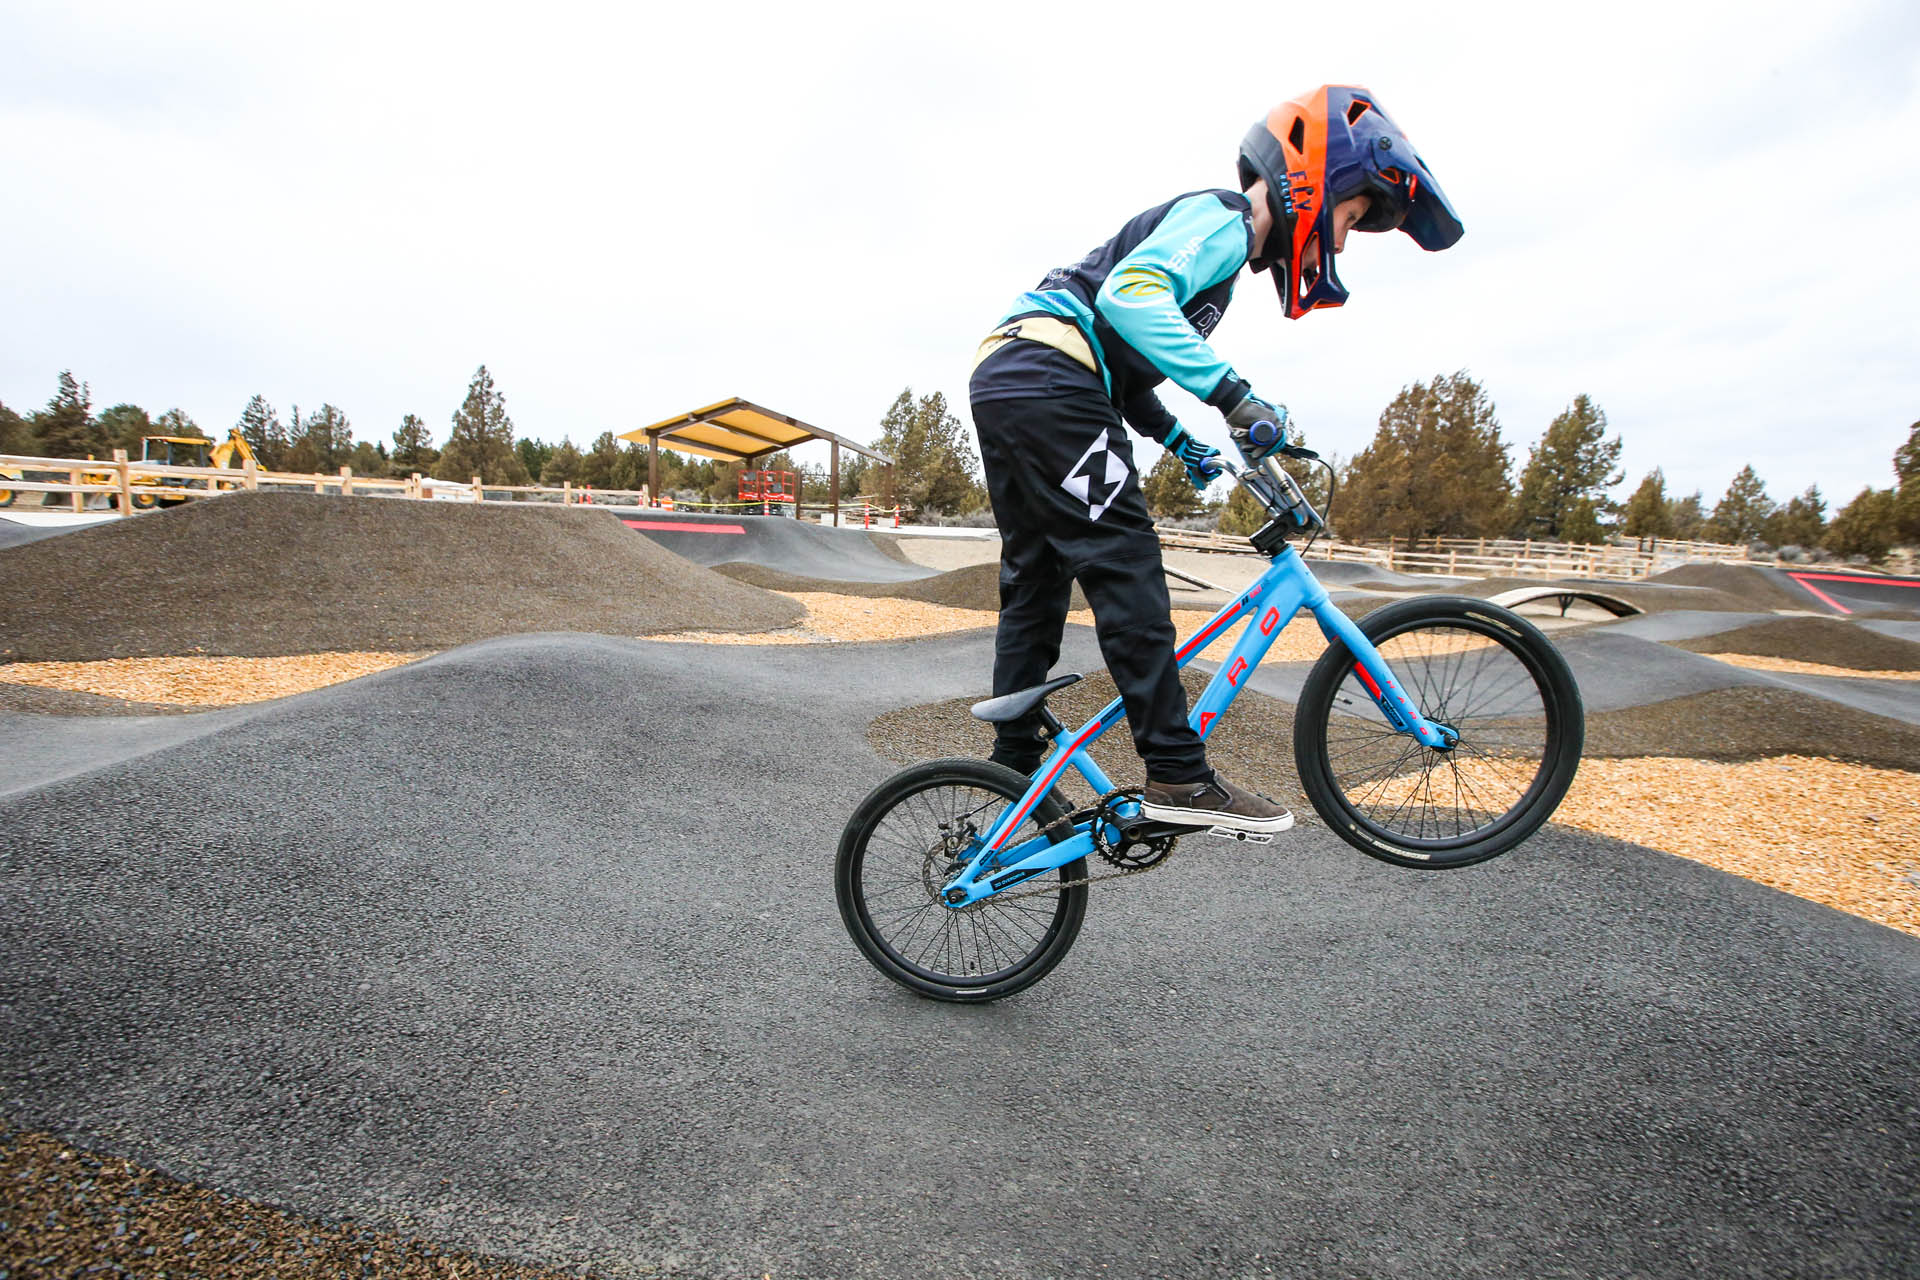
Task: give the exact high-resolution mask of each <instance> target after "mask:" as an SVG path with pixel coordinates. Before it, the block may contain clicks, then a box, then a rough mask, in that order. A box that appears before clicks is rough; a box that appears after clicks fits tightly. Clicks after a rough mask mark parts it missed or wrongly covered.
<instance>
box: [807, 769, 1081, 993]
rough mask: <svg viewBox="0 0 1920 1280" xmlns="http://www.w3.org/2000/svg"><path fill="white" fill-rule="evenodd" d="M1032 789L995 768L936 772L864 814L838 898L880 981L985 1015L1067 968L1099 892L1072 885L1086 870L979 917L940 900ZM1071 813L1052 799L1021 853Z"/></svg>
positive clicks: (1037, 811) (896, 788) (888, 786)
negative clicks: (977, 847)
mask: <svg viewBox="0 0 1920 1280" xmlns="http://www.w3.org/2000/svg"><path fill="white" fill-rule="evenodd" d="M1027 783H1028V779H1026V778H1025V777H1023V776H1021V775H1020V774H1018V773H1016V772H1014V771H1013V770H1012V769H1008V768H1006V767H1005V766H1002V765H997V764H994V763H992V762H990V761H986V760H931V761H928V762H927V763H925V764H919V765H915V766H913V767H912V768H911V769H907V770H905V771H903V772H901V773H898V774H895V775H894V776H893V777H891V778H889V779H887V780H886V781H885V782H883V783H881V784H880V785H879V786H878V787H877V788H875V789H874V791H873V793H872V794H871V795H869V796H868V797H867V798H866V799H865V800H863V801H861V802H860V805H859V807H858V808H856V809H855V810H854V812H853V817H852V818H850V819H849V820H848V821H847V826H846V830H845V831H844V832H843V833H842V835H841V837H840V851H839V855H838V856H837V858H836V859H835V864H834V890H835V894H836V896H837V897H838V898H839V900H840V917H841V919H842V920H844V921H845V922H846V926H847V932H848V933H849V934H850V935H852V937H853V941H854V943H855V945H856V946H858V947H859V948H860V951H861V954H863V955H865V956H866V957H867V959H868V960H870V961H872V962H873V965H874V967H875V968H877V969H879V970H880V972H882V973H884V974H886V975H887V976H888V977H889V978H892V979H893V980H894V981H895V982H898V983H899V984H900V985H901V986H904V987H906V988H907V989H908V990H910V991H914V992H916V993H918V994H920V995H923V996H930V997H932V998H933V999H936V1000H950V1001H955V1002H960V1003H978V1002H982V1001H987V1000H998V999H999V998H1000V997H1002V996H1008V995H1012V994H1013V993H1014V992H1016V991H1022V990H1024V989H1026V988H1027V987H1030V986H1032V985H1033V984H1034V983H1036V982H1038V981H1039V980H1040V979H1041V978H1043V977H1045V976H1046V975H1047V973H1048V972H1049V971H1051V970H1052V968H1053V967H1054V966H1055V965H1057V964H1059V963H1060V961H1061V960H1062V959H1064V958H1065V957H1066V954H1067V951H1068V949H1069V948H1070V947H1072V946H1073V941H1074V939H1075V938H1077V937H1078V936H1079V934H1080V925H1081V922H1082V921H1083V920H1084V919H1085V918H1086V914H1087V886H1086V885H1084V884H1082V885H1073V886H1072V887H1067V883H1066V882H1068V881H1072V880H1083V879H1085V878H1086V874H1087V862H1086V859H1085V858H1080V859H1077V860H1075V861H1073V862H1070V863H1068V864H1066V865H1065V866H1063V867H1060V868H1059V869H1058V870H1055V871H1049V872H1047V873H1046V874H1045V875H1042V876H1037V877H1035V878H1034V879H1032V880H1027V881H1024V882H1022V883H1021V884H1020V885H1019V886H1018V888H1016V889H1013V890H1010V891H1009V892H1008V893H1006V894H1002V895H996V896H994V897H990V898H985V899H982V900H981V901H979V902H977V903H975V904H973V905H972V906H970V907H966V908H962V909H959V910H955V909H953V908H950V907H948V906H946V905H945V904H944V903H943V902H942V901H941V900H940V888H941V886H942V885H944V884H945V883H946V882H947V880H948V879H950V878H951V877H952V875H953V874H954V872H955V871H956V870H958V862H959V861H960V860H963V859H964V858H965V857H966V856H967V855H968V854H969V853H970V852H971V849H972V847H973V845H974V844H975V843H976V842H977V838H978V837H979V836H982V835H985V834H986V831H987V829H988V827H990V826H991V825H992V823H993V820H994V819H995V818H996V817H998V816H999V814H1000V811H1001V810H1002V809H1004V808H1005V807H1006V805H1007V804H1008V803H1009V802H1010V801H1014V800H1018V799H1019V798H1020V797H1021V796H1022V795H1024V794H1025V793H1026V790H1027ZM1066 813H1067V807H1066V805H1065V804H1064V803H1063V802H1062V801H1061V800H1060V798H1059V797H1058V796H1057V795H1047V796H1045V797H1043V798H1042V799H1041V801H1040V803H1039V804H1037V805H1035V806H1034V811H1033V814H1032V815H1031V817H1030V818H1029V819H1028V825H1027V826H1026V827H1024V828H1023V829H1022V830H1021V831H1020V832H1019V833H1018V834H1017V835H1016V836H1015V842H1018V841H1019V840H1025V839H1030V838H1031V837H1032V836H1033V835H1035V834H1037V832H1038V829H1039V828H1040V827H1043V826H1045V825H1046V824H1047V823H1050V822H1053V821H1055V820H1056V819H1058V818H1061V817H1064V816H1065V815H1066ZM1062 838H1064V837H1054V839H1053V842H1054V843H1055V844H1058V843H1059V842H1060V839H1062ZM1050 885H1051V886H1053V889H1052V892H1047V890H1048V889H1049V887H1050ZM1034 890H1041V892H1040V893H1038V894H1034V893H1033V891H1034Z"/></svg>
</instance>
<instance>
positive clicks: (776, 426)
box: [620, 396, 893, 465]
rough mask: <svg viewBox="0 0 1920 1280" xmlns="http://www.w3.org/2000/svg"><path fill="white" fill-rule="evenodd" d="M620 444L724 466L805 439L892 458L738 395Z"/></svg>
mask: <svg viewBox="0 0 1920 1280" xmlns="http://www.w3.org/2000/svg"><path fill="white" fill-rule="evenodd" d="M620 438H621V439H622V440H631V441H633V442H634V443H636V444H639V443H644V442H647V441H655V442H657V443H658V444H659V445H660V446H661V447H663V448H668V449H678V450H679V451H681V452H682V453H691V454H694V455H695V456H697V457H702V458H715V459H718V460H720V461H722V462H747V461H751V460H752V459H754V458H758V457H762V456H764V455H766V454H769V453H778V452H779V451H780V450H782V449H790V448H792V447H793V446H794V445H797V444H805V443H806V442H807V441H809V440H827V441H831V442H832V443H834V444H837V445H839V446H841V447H842V448H844V449H852V450H853V451H854V452H855V453H860V454H865V455H866V456H867V457H869V458H872V459H873V460H874V461H876V462H880V463H884V464H887V465H891V464H892V462H893V459H892V458H889V457H887V456H886V455H885V454H883V453H876V452H874V451H873V450H872V449H870V448H868V447H867V446H866V445H864V444H860V443H858V442H857V441H853V440H849V439H847V438H846V437H844V436H838V435H835V434H834V433H833V432H831V431H823V430H821V429H820V428H819V427H814V426H809V425H808V424H806V423H804V422H802V421H800V420H799V419H798V418H791V417H788V416H787V415H786V414H784V413H776V412H774V411H773V410H772V409H767V408H763V407H761V406H760V405H757V404H754V403H753V402H752V401H751V400H742V399H740V398H739V397H738V396H736V397H734V398H733V399H731V400H722V401H720V402H719V403H718V404H710V405H708V406H706V407H705V408H704V409H694V410H692V411H690V412H687V413H683V414H680V415H679V416H677V417H672V418H668V419H666V420H664V421H661V422H656V423H654V424H653V425H652V426H650V427H641V428H640V429H639V430H637V431H628V432H625V433H624V434H622V435H621V437H620Z"/></svg>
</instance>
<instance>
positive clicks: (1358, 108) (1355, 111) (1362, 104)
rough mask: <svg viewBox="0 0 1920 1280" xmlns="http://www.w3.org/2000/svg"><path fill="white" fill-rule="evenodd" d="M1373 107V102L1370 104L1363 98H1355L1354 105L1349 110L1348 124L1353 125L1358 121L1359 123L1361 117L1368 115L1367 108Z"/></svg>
mask: <svg viewBox="0 0 1920 1280" xmlns="http://www.w3.org/2000/svg"><path fill="white" fill-rule="evenodd" d="M1372 105H1373V104H1372V103H1371V102H1368V101H1366V100H1364V99H1362V98H1355V99H1354V100H1353V103H1352V105H1350V106H1349V107H1348V108H1347V123H1348V124H1353V123H1355V122H1356V121H1358V120H1359V119H1360V117H1361V116H1363V115H1365V114H1367V108H1369V107H1371V106H1372Z"/></svg>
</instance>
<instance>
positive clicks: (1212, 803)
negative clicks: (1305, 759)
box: [1140, 773, 1293, 835]
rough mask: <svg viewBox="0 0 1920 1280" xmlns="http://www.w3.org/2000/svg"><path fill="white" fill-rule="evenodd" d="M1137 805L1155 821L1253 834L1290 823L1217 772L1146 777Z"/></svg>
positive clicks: (1263, 799) (1262, 799)
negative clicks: (1196, 777) (1192, 778)
mask: <svg viewBox="0 0 1920 1280" xmlns="http://www.w3.org/2000/svg"><path fill="white" fill-rule="evenodd" d="M1140 808H1141V811H1142V812H1143V813H1145V814H1146V816H1147V817H1149V818H1151V819H1153V820H1154V821H1155V822H1165V823H1169V824H1171V825H1174V826H1182V827H1225V828H1227V829H1228V830H1229V831H1245V832H1249V833H1251V834H1253V835H1272V834H1274V833H1275V832H1279V831H1285V830H1287V829H1288V828H1289V827H1291V826H1293V815H1292V814H1291V813H1289V812H1287V811H1286V810H1285V809H1283V808H1281V807H1280V806H1279V805H1277V804H1275V803H1274V802H1273V801H1271V800H1269V799H1267V798H1266V797H1265V796H1257V795H1255V794H1253V792H1251V791H1243V790H1241V789H1240V788H1239V787H1236V786H1234V785H1233V784H1232V783H1231V782H1228V781H1227V780H1226V779H1225V778H1223V777H1221V776H1220V775H1219V774H1218V773H1215V774H1213V775H1212V776H1210V777H1207V778H1203V779H1201V780H1200V781H1198V782H1155V781H1153V780H1152V779H1151V778H1149V779H1148V780H1147V789H1146V792H1145V793H1144V794H1143V795H1142V796H1141V798H1140Z"/></svg>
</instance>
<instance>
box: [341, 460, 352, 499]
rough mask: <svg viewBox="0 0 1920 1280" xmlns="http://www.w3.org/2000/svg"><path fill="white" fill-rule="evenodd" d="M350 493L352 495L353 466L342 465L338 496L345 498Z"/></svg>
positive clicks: (349, 495)
mask: <svg viewBox="0 0 1920 1280" xmlns="http://www.w3.org/2000/svg"><path fill="white" fill-rule="evenodd" d="M352 495H353V468H352V467H342V468H340V496H341V497H343V498H346V497H351V496H352Z"/></svg>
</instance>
